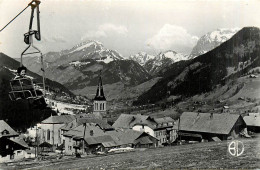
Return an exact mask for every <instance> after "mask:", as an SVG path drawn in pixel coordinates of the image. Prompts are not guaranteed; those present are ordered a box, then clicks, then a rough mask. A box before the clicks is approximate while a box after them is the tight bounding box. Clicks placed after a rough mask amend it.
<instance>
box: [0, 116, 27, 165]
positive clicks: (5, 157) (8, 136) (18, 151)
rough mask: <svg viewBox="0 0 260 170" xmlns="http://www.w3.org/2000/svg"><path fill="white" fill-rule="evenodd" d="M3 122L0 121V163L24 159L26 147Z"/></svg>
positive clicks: (15, 133) (16, 134)
mask: <svg viewBox="0 0 260 170" xmlns="http://www.w3.org/2000/svg"><path fill="white" fill-rule="evenodd" d="M18 136H19V134H18V133H17V132H15V131H14V130H13V129H12V128H11V127H10V126H9V125H8V124H7V123H6V122H5V121H3V120H0V162H6V161H13V160H19V159H23V158H25V153H26V152H25V149H28V148H29V147H28V145H27V144H26V143H25V141H24V140H23V139H20V138H19V137H18Z"/></svg>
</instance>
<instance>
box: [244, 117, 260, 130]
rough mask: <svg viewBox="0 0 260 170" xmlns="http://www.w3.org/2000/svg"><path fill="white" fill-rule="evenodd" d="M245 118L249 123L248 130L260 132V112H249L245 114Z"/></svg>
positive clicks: (247, 123)
mask: <svg viewBox="0 0 260 170" xmlns="http://www.w3.org/2000/svg"><path fill="white" fill-rule="evenodd" d="M244 120H245V122H246V125H247V130H248V131H252V132H258V133H259V132H260V114H259V113H254V114H253V113H249V115H248V116H244Z"/></svg>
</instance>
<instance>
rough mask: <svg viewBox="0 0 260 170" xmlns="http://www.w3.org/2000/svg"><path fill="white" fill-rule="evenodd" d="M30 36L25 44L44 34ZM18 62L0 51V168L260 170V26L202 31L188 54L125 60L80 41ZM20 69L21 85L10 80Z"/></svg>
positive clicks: (141, 55)
mask: <svg viewBox="0 0 260 170" xmlns="http://www.w3.org/2000/svg"><path fill="white" fill-rule="evenodd" d="M38 2H39V1H37V0H33V1H32V3H31V4H29V6H30V5H31V6H32V9H34V8H36V9H37V7H38V6H39V4H38ZM33 3H36V5H34V6H33ZM37 14H38V13H37ZM34 19H36V17H35V18H34ZM30 31H31V29H30V30H29V32H28V34H27V35H26V34H25V43H27V44H29V46H30V45H31V43H32V41H31V39H32V38H33V39H34V36H35V38H36V39H37V35H38V34H40V30H38V31H34V32H30ZM26 38H27V39H26ZM38 38H39V37H38ZM26 40H27V41H26ZM205 44H206V45H205ZM32 47H33V46H32ZM30 48H31V47H30ZM22 57H23V58H22ZM22 57H21V58H22V60H21V58H13V57H10V56H8V55H6V54H4V53H2V52H0V167H3V168H4V169H5V168H7V169H9V168H15V169H23V168H30V167H34V168H35V169H39V168H40V169H41V168H52V166H53V167H54V168H55V169H59V168H61V169H64V168H66V166H65V163H66V162H67V165H68V164H72V163H74V162H73V161H78V160H80V161H81V165H80V166H76V165H75V166H74V167H73V166H71V167H72V168H73V169H74V168H76V169H78V168H86V167H92V169H102V168H104V169H106V168H108V169H127V168H129V167H132V168H133V169H135V168H137V169H138V168H140V169H149V168H155V169H156V168H158V169H163V168H166V169H175V168H194V167H197V165H198V163H201V164H200V165H199V167H201V168H219V167H224V168H253V169H254V168H257V167H258V168H259V164H258V163H259V160H260V155H259V150H260V147H259V145H257V143H258V144H259V138H257V137H258V136H259V132H260V95H259V94H260V77H259V74H260V29H259V28H257V27H244V28H239V29H217V30H214V31H212V32H208V33H206V34H205V35H203V36H202V37H201V38H200V39H199V40H198V41H197V44H196V45H195V46H194V47H193V49H192V51H191V54H189V55H186V54H182V53H177V52H175V51H173V50H170V49H169V50H166V51H161V52H159V53H158V54H156V55H151V54H147V53H145V52H140V53H138V54H134V55H131V56H129V57H126V56H122V55H121V54H120V53H119V52H117V51H115V50H112V49H108V48H106V47H105V46H104V45H103V44H102V43H101V42H99V41H95V40H86V41H84V42H81V43H79V44H77V45H75V46H74V47H72V48H70V49H66V50H62V51H59V52H48V53H45V54H43V55H41V56H40V57H39V56H36V55H34V56H30V57H27V56H22ZM21 62H22V64H21ZM21 66H25V67H26V69H27V70H26V76H27V77H25V78H18V79H16V78H14V77H16V76H17V74H18V72H17V68H19V67H21ZM43 70H44V71H43ZM43 72H44V74H43ZM28 77H29V78H28ZM25 79H26V81H28V80H30V81H29V84H27V83H28V82H26V81H25ZM17 83H18V84H17ZM36 89H39V90H40V91H41V92H42V95H39V94H38V93H37V90H36ZM41 98H43V99H44V101H45V103H46V105H45V103H44V104H42V103H41V102H40V99H41ZM232 141H242V143H243V149H244V150H243V154H244V155H245V156H244V157H243V155H242V157H233V156H232V155H230V154H231V153H228V147H229V144H230V143H231V142H232ZM189 155H192V156H189ZM191 157H192V158H191ZM248 157H250V160H248V159H247V158H248ZM121 159H122V160H121ZM193 159H194V160H197V163H194V162H192V161H189V160H193ZM238 159H239V160H238ZM194 160H193V161H194ZM214 160H215V161H216V160H218V161H220V160H221V161H222V163H221V164H218V163H217V162H212V161H214ZM70 161H71V162H70ZM84 162H85V164H84ZM97 162H98V163H97ZM121 162H123V163H121ZM238 162H240V164H239V165H238ZM257 162H258V163H257ZM55 163H56V164H58V163H60V164H59V166H55ZM62 164H64V166H62ZM75 164H76V163H75ZM236 165H237V166H236ZM45 166H46V167H45Z"/></svg>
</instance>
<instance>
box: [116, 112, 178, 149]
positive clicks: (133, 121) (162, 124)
mask: <svg viewBox="0 0 260 170" xmlns="http://www.w3.org/2000/svg"><path fill="white" fill-rule="evenodd" d="M173 125H174V120H173V119H172V118H170V117H163V118H152V117H150V116H144V115H140V114H138V115H130V114H121V115H120V116H119V118H118V119H117V120H116V122H115V123H114V124H113V127H114V128H116V129H133V130H136V131H140V132H146V133H147V134H149V135H151V136H153V137H155V138H157V139H158V140H159V141H158V145H157V146H162V145H163V144H166V143H172V142H173V141H175V139H176V138H177V130H175V129H173Z"/></svg>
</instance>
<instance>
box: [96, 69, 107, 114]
mask: <svg viewBox="0 0 260 170" xmlns="http://www.w3.org/2000/svg"><path fill="white" fill-rule="evenodd" d="M106 108H107V101H106V97H105V95H104V91H103V85H102V78H101V72H100V75H99V80H98V87H97V92H96V96H95V98H94V109H93V114H94V115H95V116H97V117H100V118H104V116H105V115H106V113H107V110H106Z"/></svg>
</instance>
